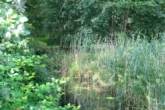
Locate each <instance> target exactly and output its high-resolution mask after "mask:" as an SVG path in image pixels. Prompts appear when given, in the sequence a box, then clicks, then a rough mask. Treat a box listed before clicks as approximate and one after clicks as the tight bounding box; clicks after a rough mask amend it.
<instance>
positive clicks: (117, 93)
mask: <svg viewBox="0 0 165 110" xmlns="http://www.w3.org/2000/svg"><path fill="white" fill-rule="evenodd" d="M102 41H103V42H101V40H98V41H97V42H95V43H91V44H89V43H82V42H81V44H79V42H77V44H76V45H75V44H74V46H73V47H75V48H73V52H70V53H69V54H66V55H65V56H64V58H63V60H62V65H61V72H62V76H67V77H70V81H69V82H68V83H67V84H66V85H65V86H64V89H65V92H67V93H68V94H70V96H69V97H67V96H65V98H64V99H65V101H67V102H71V103H75V104H80V105H81V109H82V110H164V109H165V44H164V43H160V42H159V41H156V40H154V41H152V42H150V43H148V42H147V41H145V40H136V41H134V40H127V41H125V40H118V41H112V40H107V39H104V40H102Z"/></svg>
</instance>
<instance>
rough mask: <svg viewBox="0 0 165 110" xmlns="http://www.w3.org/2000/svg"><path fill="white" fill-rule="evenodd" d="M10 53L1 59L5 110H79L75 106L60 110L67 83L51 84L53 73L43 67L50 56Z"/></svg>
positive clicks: (58, 81)
mask: <svg viewBox="0 0 165 110" xmlns="http://www.w3.org/2000/svg"><path fill="white" fill-rule="evenodd" d="M6 52H7V51H6ZM6 52H5V53H3V52H1V58H0V62H1V65H0V74H1V76H0V88H1V91H0V93H1V96H0V99H1V102H0V108H1V109H3V110H4V109H5V110H6V109H13V110H15V109H31V110H32V109H34V110H37V109H45V110H52V109H53V110H64V109H65V110H67V109H69V108H74V110H77V109H78V108H77V109H76V107H75V106H72V105H66V106H65V107H60V105H59V100H60V97H61V88H60V84H62V83H64V82H65V81H66V79H61V80H57V79H54V78H52V79H51V81H50V80H49V74H48V73H49V72H48V71H47V70H46V68H45V65H44V64H43V61H44V60H45V59H46V56H35V55H32V56H30V55H20V54H8V53H6ZM48 80H49V81H48Z"/></svg>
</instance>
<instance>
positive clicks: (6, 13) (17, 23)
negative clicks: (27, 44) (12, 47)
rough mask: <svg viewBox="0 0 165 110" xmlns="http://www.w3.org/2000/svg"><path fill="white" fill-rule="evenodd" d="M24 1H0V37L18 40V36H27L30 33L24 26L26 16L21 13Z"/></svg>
mask: <svg viewBox="0 0 165 110" xmlns="http://www.w3.org/2000/svg"><path fill="white" fill-rule="evenodd" d="M24 4H25V1H20V2H19V1H12V0H6V2H4V1H1V2H0V5H1V7H0V22H1V23H0V27H1V28H0V34H1V36H0V37H1V39H2V38H5V39H6V40H10V39H12V40H13V41H14V42H18V41H19V39H20V36H27V35H29V34H30V31H28V30H27V29H26V28H25V27H26V26H27V24H26V22H27V21H28V18H27V17H26V16H25V15H24V14H23V13H24V11H25V9H24Z"/></svg>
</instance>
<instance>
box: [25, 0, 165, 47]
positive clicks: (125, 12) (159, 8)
mask: <svg viewBox="0 0 165 110" xmlns="http://www.w3.org/2000/svg"><path fill="white" fill-rule="evenodd" d="M31 5H33V6H36V7H35V8H33V7H32V6H31ZM27 6H28V9H29V10H30V11H28V12H30V13H28V15H29V18H30V19H35V17H33V16H34V15H35V14H36V13H37V15H39V16H40V18H42V19H39V20H35V23H33V21H34V20H33V21H31V23H32V24H34V26H35V28H36V29H37V30H39V31H40V33H41V34H43V35H49V36H50V40H51V41H52V42H56V44H58V45H59V42H61V45H63V44H64V43H65V42H66V43H70V42H71V40H73V39H74V38H75V37H76V38H77V37H78V36H81V37H84V36H82V34H81V33H83V34H86V33H88V30H89V29H90V30H91V31H90V33H91V36H88V37H96V38H97V37H98V36H99V37H100V36H102V37H107V36H108V37H110V38H114V37H116V36H117V35H118V34H119V33H124V34H126V35H127V36H129V37H135V38H136V37H137V36H139V37H143V38H144V37H145V38H147V39H148V40H150V39H152V38H154V37H156V38H159V37H160V34H161V33H162V32H163V31H164V26H165V25H164V23H165V20H164V17H165V16H164V7H165V3H164V2H163V1H158V0H145V1H144V0H140V1H139V0H138V1H133V0H126V1H123V0H116V1H114V0H104V1H100V0H53V1H52V0H48V1H42V0H41V1H40V2H39V1H30V0H29V1H28V3H27ZM33 9H35V10H36V11H33ZM41 9H42V10H41ZM36 19H37V18H36ZM40 25H42V26H40ZM43 30H44V31H43ZM84 30H85V31H84ZM41 31H42V32H44V33H42V32H41ZM41 34H39V35H41ZM51 44H53V43H51Z"/></svg>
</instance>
